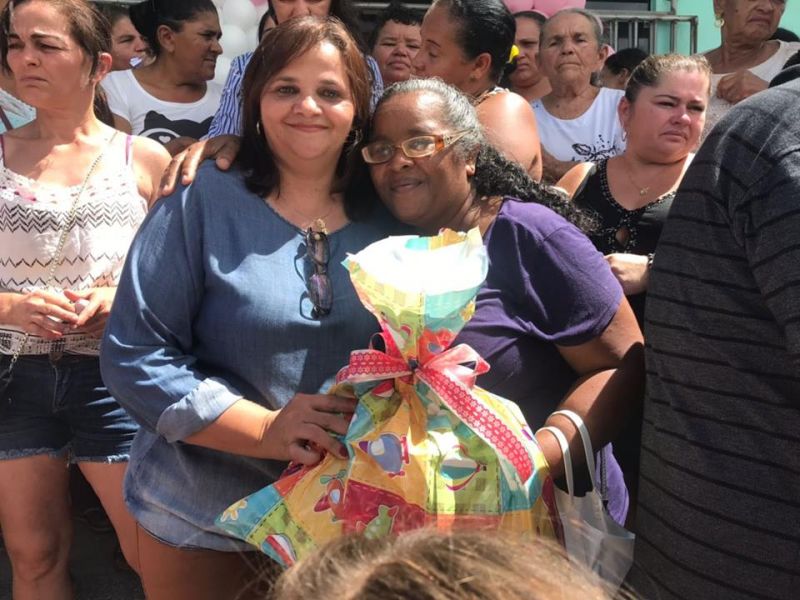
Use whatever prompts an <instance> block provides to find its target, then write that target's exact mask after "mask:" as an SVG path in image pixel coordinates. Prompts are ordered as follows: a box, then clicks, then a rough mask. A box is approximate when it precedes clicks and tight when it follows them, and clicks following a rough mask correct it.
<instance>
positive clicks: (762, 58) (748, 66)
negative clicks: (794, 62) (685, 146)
mask: <svg viewBox="0 0 800 600" xmlns="http://www.w3.org/2000/svg"><path fill="white" fill-rule="evenodd" d="M785 10H786V0H766V1H759V2H753V1H752V0H714V13H715V14H716V17H717V21H716V25H717V26H718V27H720V30H721V34H722V43H721V45H720V46H719V48H714V49H713V50H710V51H708V52H706V53H705V57H706V59H708V62H709V64H710V65H711V72H712V75H711V101H710V103H709V105H708V113H707V115H706V128H705V130H704V131H705V135H708V133H709V132H710V131H711V129H712V128H713V127H714V125H716V123H717V121H719V120H720V119H721V118H722V117H723V116H724V115H725V113H727V112H728V110H730V108H731V107H732V106H733V105H734V104H737V103H738V102H741V101H742V100H744V99H745V98H749V97H750V96H752V95H753V94H757V93H758V92H761V91H763V90H765V89H767V86H768V85H769V82H770V80H771V79H772V78H773V77H775V76H776V75H777V74H778V73H779V72H780V71H781V69H782V68H783V65H784V64H785V63H786V61H787V60H789V58H790V57H791V56H792V54H794V53H795V52H797V51H798V50H800V42H782V41H779V40H771V39H770V38H771V37H772V36H773V34H774V33H775V30H777V29H778V24H779V23H780V22H781V17H782V16H783V12H784V11H785Z"/></svg>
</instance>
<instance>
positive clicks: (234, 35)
mask: <svg viewBox="0 0 800 600" xmlns="http://www.w3.org/2000/svg"><path fill="white" fill-rule="evenodd" d="M219 43H220V44H222V54H223V55H224V56H227V57H228V58H229V59H231V60H233V59H234V58H235V57H237V56H239V55H240V54H242V53H243V52H247V51H248V50H249V49H250V48H254V47H255V45H256V41H255V40H251V39H249V38H248V37H247V35H246V34H245V32H244V31H242V28H241V27H238V26H237V25H230V24H227V23H226V24H225V25H223V26H222V39H221V40H220V41H219Z"/></svg>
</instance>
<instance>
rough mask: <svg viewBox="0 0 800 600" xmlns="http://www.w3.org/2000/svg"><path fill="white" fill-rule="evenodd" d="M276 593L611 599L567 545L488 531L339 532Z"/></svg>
mask: <svg viewBox="0 0 800 600" xmlns="http://www.w3.org/2000/svg"><path fill="white" fill-rule="evenodd" d="M272 597H273V598H276V599H279V600H301V599H306V598H326V597H335V598H336V599H337V600H378V599H379V600H411V599H413V600H522V599H525V600H537V599H538V600H548V599H551V598H552V599H555V598H558V599H559V600H610V598H611V597H612V595H611V594H610V593H609V592H608V591H607V590H606V589H605V588H604V586H603V585H602V584H601V583H600V582H599V580H598V579H597V578H596V577H595V576H594V575H593V574H592V573H589V572H588V571H584V570H583V569H582V568H579V567H578V566H576V565H574V564H573V563H571V562H570V561H569V560H568V559H567V558H566V557H565V556H564V553H563V549H562V548H561V547H560V546H557V545H555V544H554V543H552V542H548V541H546V540H541V539H534V540H523V539H521V538H517V537H515V536H513V535H511V534H505V535H503V536H500V535H498V534H496V533H494V532H488V531H469V532H467V531H457V532H439V531H436V530H431V529H423V530H418V531H414V532H410V533H407V534H404V535H401V536H396V537H391V536H390V537H383V538H380V539H367V538H365V537H363V536H349V537H343V538H339V539H337V540H335V541H333V542H331V543H330V544H328V545H326V546H324V547H323V548H321V549H320V550H319V551H318V552H316V553H315V554H313V555H311V556H309V557H307V558H306V559H304V560H303V561H301V562H299V563H298V564H296V565H295V566H293V567H292V568H291V569H289V570H288V571H286V572H285V573H284V574H283V575H282V576H281V577H280V579H279V580H278V581H277V583H276V586H275V588H274V594H273V596H272Z"/></svg>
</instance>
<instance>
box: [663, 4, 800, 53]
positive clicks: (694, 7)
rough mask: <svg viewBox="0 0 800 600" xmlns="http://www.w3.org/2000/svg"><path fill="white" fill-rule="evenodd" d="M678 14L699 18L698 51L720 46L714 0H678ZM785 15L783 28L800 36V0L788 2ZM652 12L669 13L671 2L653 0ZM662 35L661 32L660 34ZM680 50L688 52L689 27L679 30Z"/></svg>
mask: <svg viewBox="0 0 800 600" xmlns="http://www.w3.org/2000/svg"><path fill="white" fill-rule="evenodd" d="M675 4H676V5H677V6H676V12H677V14H679V15H695V16H697V17H698V30H697V50H698V51H699V52H704V51H706V50H711V49H712V48H716V47H717V46H719V29H717V28H716V27H714V3H713V2H712V0H677V2H676V3H675ZM786 5H787V6H786V10H785V11H784V13H783V19H782V20H781V27H785V28H786V29H790V30H792V31H794V32H795V33H797V34H798V35H800V0H788V1H787V3H786ZM651 6H652V10H654V11H657V12H669V10H670V2H669V0H652V3H651ZM659 34H661V31H660V32H659ZM668 35H669V34H668V29H665V30H664V32H663V35H662V37H661V39H662V40H663V43H661V42H660V43H659V46H663V47H662V48H659V50H661V51H664V50H666V49H667V45H668V39H669V38H668ZM678 39H679V44H678V50H679V51H682V52H688V48H689V41H688V40H689V27H688V25H681V26H679V29H678Z"/></svg>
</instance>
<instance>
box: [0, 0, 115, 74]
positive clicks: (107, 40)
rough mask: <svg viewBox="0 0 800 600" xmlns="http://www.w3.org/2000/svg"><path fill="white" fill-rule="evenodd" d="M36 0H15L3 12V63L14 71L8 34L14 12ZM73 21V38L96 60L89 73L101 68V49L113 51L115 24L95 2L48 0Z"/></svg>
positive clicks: (0, 62) (0, 28) (0, 56)
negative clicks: (99, 66) (112, 25)
mask: <svg viewBox="0 0 800 600" xmlns="http://www.w3.org/2000/svg"><path fill="white" fill-rule="evenodd" d="M33 1H36V0H11V1H10V2H9V3H8V4H7V5H6V7H5V8H4V9H3V13H2V15H0V66H2V68H3V71H5V72H6V73H10V72H11V69H10V67H9V66H8V36H9V35H10V33H11V15H12V14H13V12H14V10H15V9H16V8H19V7H20V6H22V5H24V4H28V3H30V2H33ZM46 4H47V5H48V6H53V7H55V8H56V9H58V11H59V12H60V13H61V15H62V16H63V17H64V18H65V19H67V21H68V22H69V32H70V35H71V36H72V37H73V39H74V40H75V41H76V42H78V45H79V46H80V47H81V48H82V49H83V51H84V52H85V53H86V56H87V57H88V58H89V59H90V60H91V61H92V68H91V70H90V72H89V75H90V76H92V75H94V74H95V71H97V66H98V64H99V63H100V53H101V52H108V53H109V54H110V53H111V25H110V24H109V22H108V19H106V18H105V17H104V16H103V15H102V14H101V13H100V11H99V10H97V8H95V6H94V5H93V4H90V3H89V2H87V1H86V0H46Z"/></svg>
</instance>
